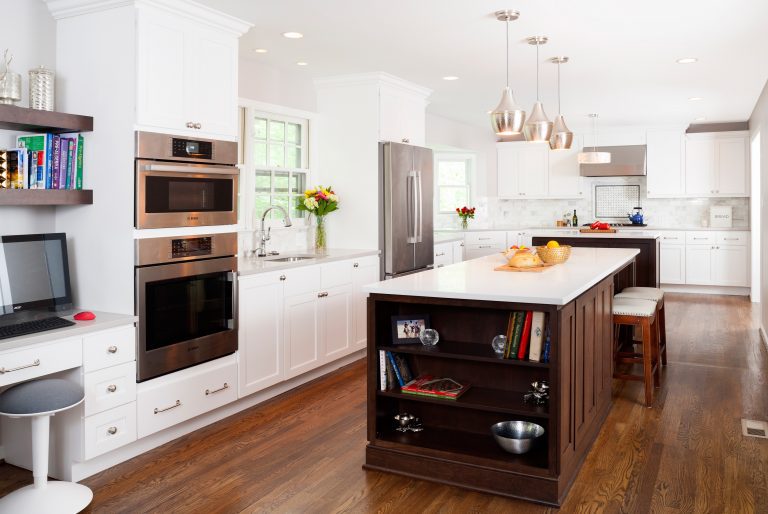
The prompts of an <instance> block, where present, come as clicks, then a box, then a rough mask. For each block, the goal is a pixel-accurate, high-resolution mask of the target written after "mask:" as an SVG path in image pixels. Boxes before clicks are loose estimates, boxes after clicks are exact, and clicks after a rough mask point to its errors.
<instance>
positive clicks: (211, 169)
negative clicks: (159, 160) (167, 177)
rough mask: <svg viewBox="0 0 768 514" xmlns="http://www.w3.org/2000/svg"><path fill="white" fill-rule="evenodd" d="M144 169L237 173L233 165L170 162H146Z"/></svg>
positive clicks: (177, 171)
mask: <svg viewBox="0 0 768 514" xmlns="http://www.w3.org/2000/svg"><path fill="white" fill-rule="evenodd" d="M144 169H145V170H146V171H167V172H172V173H213V174H216V175H239V174H240V170H239V169H238V168H236V167H235V166H190V165H187V166H174V165H172V164H147V165H146V166H144Z"/></svg>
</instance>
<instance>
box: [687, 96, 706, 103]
mask: <svg viewBox="0 0 768 514" xmlns="http://www.w3.org/2000/svg"><path fill="white" fill-rule="evenodd" d="M688 100H690V101H691V102H698V101H699V100H704V99H703V98H702V97H700V96H692V97H690V98H689V99H688Z"/></svg>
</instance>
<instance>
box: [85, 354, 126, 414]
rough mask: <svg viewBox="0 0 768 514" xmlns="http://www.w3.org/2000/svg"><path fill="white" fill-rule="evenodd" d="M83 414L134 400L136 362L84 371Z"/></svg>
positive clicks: (94, 412)
mask: <svg viewBox="0 0 768 514" xmlns="http://www.w3.org/2000/svg"><path fill="white" fill-rule="evenodd" d="M84 386H85V387H84V388H85V415H86V416H91V415H92V414H96V413H97V412H102V411H105V410H108V409H112V408H114V407H117V406H119V405H124V404H126V403H130V402H135V401H136V362H135V361H131V362H126V363H125V364H120V365H118V366H112V367H111V368H104V369H100V370H98V371H92V372H90V373H86V374H85V377H84Z"/></svg>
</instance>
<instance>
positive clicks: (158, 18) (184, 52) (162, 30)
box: [136, 6, 238, 140]
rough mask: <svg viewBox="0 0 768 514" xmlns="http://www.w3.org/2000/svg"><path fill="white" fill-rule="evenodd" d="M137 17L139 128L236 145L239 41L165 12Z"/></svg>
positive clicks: (146, 10) (153, 11) (142, 13)
mask: <svg viewBox="0 0 768 514" xmlns="http://www.w3.org/2000/svg"><path fill="white" fill-rule="evenodd" d="M138 13H139V14H138V24H137V30H138V37H137V45H138V59H137V77H136V81H137V105H136V123H137V125H138V126H139V127H141V128H142V129H146V130H157V131H168V132H172V133H176V134H194V135H195V136H207V137H218V138H227V139H233V140H234V139H235V138H236V137H237V51H238V37H237V35H234V34H232V33H230V32H224V31H222V30H214V29H212V28H211V27H210V25H208V24H207V23H206V22H205V21H203V20H200V21H198V20H192V19H190V18H186V17H181V16H178V15H176V14H173V13H170V12H168V11H166V10H164V9H154V8H152V7H148V6H142V7H141V8H140V9H139V11H138Z"/></svg>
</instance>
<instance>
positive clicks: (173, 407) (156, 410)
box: [155, 400, 181, 414]
mask: <svg viewBox="0 0 768 514" xmlns="http://www.w3.org/2000/svg"><path fill="white" fill-rule="evenodd" d="M176 407H181V400H176V403H174V404H173V405H171V406H170V407H166V408H164V409H158V408H157V407H155V414H159V413H161V412H165V411H167V410H171V409H175V408H176Z"/></svg>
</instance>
